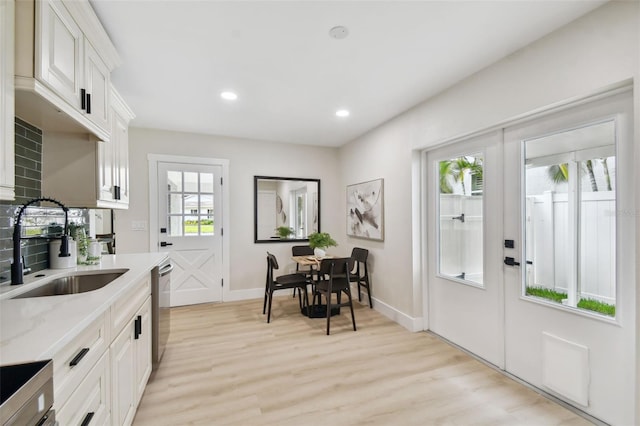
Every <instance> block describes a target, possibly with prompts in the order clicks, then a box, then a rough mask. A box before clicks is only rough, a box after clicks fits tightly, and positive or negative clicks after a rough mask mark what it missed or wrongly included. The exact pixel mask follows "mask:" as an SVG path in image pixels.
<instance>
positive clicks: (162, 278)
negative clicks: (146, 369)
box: [151, 258, 173, 370]
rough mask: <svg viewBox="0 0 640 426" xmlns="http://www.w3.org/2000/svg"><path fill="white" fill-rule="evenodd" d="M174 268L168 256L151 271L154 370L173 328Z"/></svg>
mask: <svg viewBox="0 0 640 426" xmlns="http://www.w3.org/2000/svg"><path fill="white" fill-rule="evenodd" d="M172 270H173V265H172V264H171V260H170V259H169V258H167V259H166V260H165V261H163V262H162V263H160V265H158V266H156V267H155V268H153V270H152V271H151V318H152V322H151V343H152V349H151V356H152V359H153V369H154V370H155V369H157V368H158V364H159V363H160V360H161V359H162V355H163V354H164V349H165V347H166V345H167V339H169V331H170V329H171V319H170V315H169V308H170V306H171V299H170V294H171V271H172Z"/></svg>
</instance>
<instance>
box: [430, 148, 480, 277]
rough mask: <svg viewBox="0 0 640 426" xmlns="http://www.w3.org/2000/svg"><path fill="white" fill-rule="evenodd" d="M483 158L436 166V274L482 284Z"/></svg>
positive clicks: (476, 155)
mask: <svg viewBox="0 0 640 426" xmlns="http://www.w3.org/2000/svg"><path fill="white" fill-rule="evenodd" d="M483 167H484V166H483V156H482V154H473V155H467V156H461V157H457V158H451V159H448V160H444V161H440V162H439V163H438V170H439V176H438V191H439V200H438V210H439V213H438V214H439V217H440V220H439V230H438V235H439V273H440V274H441V275H443V276H446V277H450V278H456V279H460V280H465V281H471V282H473V283H475V284H480V285H482V284H483V275H484V273H483V268H484V265H483V261H484V256H483V248H484V243H483V241H484V239H483V191H484V180H483V171H484V169H483Z"/></svg>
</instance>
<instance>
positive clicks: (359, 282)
mask: <svg viewBox="0 0 640 426" xmlns="http://www.w3.org/2000/svg"><path fill="white" fill-rule="evenodd" d="M361 286H362V278H360V277H358V302H362V292H361V291H360V287H361Z"/></svg>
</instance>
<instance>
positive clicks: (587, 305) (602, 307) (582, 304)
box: [578, 299, 616, 317]
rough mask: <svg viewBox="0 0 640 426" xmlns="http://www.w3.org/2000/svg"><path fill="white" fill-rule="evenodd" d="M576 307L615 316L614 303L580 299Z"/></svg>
mask: <svg viewBox="0 0 640 426" xmlns="http://www.w3.org/2000/svg"><path fill="white" fill-rule="evenodd" d="M578 308H582V309H586V310H588V311H594V312H598V313H601V314H604V315H609V316H610V317H615V316H616V307H615V306H614V305H609V304H608V303H602V302H600V301H598V300H593V299H581V300H580V301H579V302H578Z"/></svg>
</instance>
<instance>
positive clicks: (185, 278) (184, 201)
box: [155, 162, 223, 306]
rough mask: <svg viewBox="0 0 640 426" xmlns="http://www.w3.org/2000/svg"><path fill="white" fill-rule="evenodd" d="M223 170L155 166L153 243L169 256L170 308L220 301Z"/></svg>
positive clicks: (186, 165) (217, 167) (200, 166)
mask: <svg viewBox="0 0 640 426" xmlns="http://www.w3.org/2000/svg"><path fill="white" fill-rule="evenodd" d="M221 176H222V166H220V165H211V164H193V163H177V162H158V163H157V182H158V186H157V189H158V197H157V200H158V203H157V218H158V220H157V224H158V227H157V229H156V230H155V232H157V241H158V245H159V250H163V251H168V252H169V255H170V257H171V263H172V264H173V266H174V270H173V273H172V274H171V289H170V300H171V306H181V305H191V304H197V303H207V302H218V301H221V300H222V284H223V283H222V277H223V268H222V266H223V256H222V247H223V245H222V211H223V210H222V179H221Z"/></svg>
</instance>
